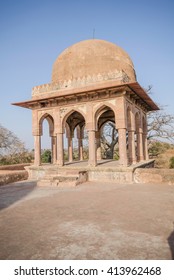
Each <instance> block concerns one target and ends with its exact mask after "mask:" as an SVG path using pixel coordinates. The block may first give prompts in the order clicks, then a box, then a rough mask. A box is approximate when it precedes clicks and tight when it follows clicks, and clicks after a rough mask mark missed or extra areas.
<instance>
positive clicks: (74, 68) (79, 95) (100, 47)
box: [15, 39, 158, 167]
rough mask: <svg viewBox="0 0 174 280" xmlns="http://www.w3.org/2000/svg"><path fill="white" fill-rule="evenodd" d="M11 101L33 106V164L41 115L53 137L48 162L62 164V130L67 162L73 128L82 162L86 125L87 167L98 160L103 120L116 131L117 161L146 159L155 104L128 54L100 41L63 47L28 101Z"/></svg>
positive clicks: (38, 160)
mask: <svg viewBox="0 0 174 280" xmlns="http://www.w3.org/2000/svg"><path fill="white" fill-rule="evenodd" d="M15 105H18V106H22V107H25V108H29V109H31V110H32V127H33V136H34V143H35V149H34V150H35V161H34V165H35V166H39V165H40V164H41V135H42V124H43V121H44V119H46V120H47V121H48V123H49V131H50V137H51V139H52V164H54V165H58V166H63V165H64V156H63V155H64V153H63V151H64V140H63V139H64V137H63V135H64V133H65V135H66V137H67V143H68V144H67V149H68V157H69V162H72V161H73V154H72V153H73V147H72V139H73V137H74V131H75V129H76V131H77V138H78V151H79V160H80V161H82V160H83V137H84V129H86V131H87V133H88V141H89V159H88V166H90V167H95V166H97V164H98V162H99V160H101V151H100V150H101V149H100V136H101V132H102V128H103V126H104V124H105V123H106V122H107V121H111V122H113V123H114V124H115V127H116V129H117V131H118V143H119V144H118V145H119V165H120V166H128V165H132V164H136V163H137V162H142V161H143V162H144V161H146V160H148V151H147V119H146V115H147V112H149V111H153V110H158V107H157V105H156V104H155V103H154V102H153V101H152V99H151V98H150V97H149V95H148V94H147V93H146V92H145V91H144V89H143V88H142V87H141V86H140V85H139V84H138V82H137V79H136V73H135V69H134V65H133V62H132V60H131V59H130V57H129V55H128V54H127V53H126V52H125V51H124V50H123V49H122V48H120V47H118V46H117V45H115V44H113V43H110V42H107V41H104V40H97V39H92V40H85V41H81V42H79V43H76V44H74V45H72V46H70V47H69V48H67V49H65V50H64V51H63V52H62V53H61V54H60V55H59V56H58V58H57V59H56V61H55V62H54V64H53V70H52V80H51V82H50V83H48V84H43V85H40V86H35V87H34V88H33V90H32V99H31V100H29V101H25V102H20V103H15Z"/></svg>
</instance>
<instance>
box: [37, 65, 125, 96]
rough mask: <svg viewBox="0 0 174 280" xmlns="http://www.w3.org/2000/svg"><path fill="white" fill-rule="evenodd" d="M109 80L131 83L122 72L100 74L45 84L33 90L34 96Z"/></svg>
mask: <svg viewBox="0 0 174 280" xmlns="http://www.w3.org/2000/svg"><path fill="white" fill-rule="evenodd" d="M109 80H116V81H120V82H121V83H127V82H129V81H130V78H129V77H128V75H127V74H126V73H125V72H124V71H123V70H122V71H115V72H108V73H102V74H101V73H99V74H98V75H92V76H90V75H88V76H85V77H82V78H77V79H73V80H68V81H62V82H59V83H49V84H43V85H40V86H35V87H33V89H32V96H37V95H39V94H40V93H47V92H50V91H57V90H62V89H70V88H79V87H83V86H87V85H89V84H94V83H98V82H104V81H109Z"/></svg>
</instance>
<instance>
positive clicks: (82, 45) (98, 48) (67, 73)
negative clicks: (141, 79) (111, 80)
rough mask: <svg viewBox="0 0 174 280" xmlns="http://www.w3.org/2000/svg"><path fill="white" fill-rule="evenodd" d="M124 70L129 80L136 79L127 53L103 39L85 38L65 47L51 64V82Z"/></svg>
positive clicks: (133, 80)
mask: <svg viewBox="0 0 174 280" xmlns="http://www.w3.org/2000/svg"><path fill="white" fill-rule="evenodd" d="M118 71H124V72H125V73H126V75H127V76H128V78H129V82H135V81H136V74H135V70H134V65H133V63H132V61H131V59H130V57H129V55H128V54H127V53H126V52H125V51H124V50H123V49H122V48H120V47H118V46H117V45H115V44H113V43H110V42H107V41H104V40H97V39H92V40H85V41H81V42H79V43H76V44H74V45H72V46H70V47H69V48H67V49H65V50H64V51H63V52H62V53H61V54H60V55H59V56H58V58H57V59H56V61H55V62H54V64H53V71H52V82H53V83H54V82H55V83H57V82H62V81H68V80H74V79H78V78H83V77H87V76H95V75H99V74H107V73H112V72H113V73H115V72H118Z"/></svg>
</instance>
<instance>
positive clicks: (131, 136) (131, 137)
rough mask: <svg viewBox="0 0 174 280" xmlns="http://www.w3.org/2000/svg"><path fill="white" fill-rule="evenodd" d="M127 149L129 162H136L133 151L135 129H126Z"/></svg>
mask: <svg viewBox="0 0 174 280" xmlns="http://www.w3.org/2000/svg"><path fill="white" fill-rule="evenodd" d="M128 150H129V163H131V164H134V163H136V151H135V131H134V130H129V131H128Z"/></svg>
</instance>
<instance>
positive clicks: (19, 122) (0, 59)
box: [0, 0, 174, 148]
mask: <svg viewBox="0 0 174 280" xmlns="http://www.w3.org/2000/svg"><path fill="white" fill-rule="evenodd" d="M173 14H174V1H173V0H170V1H169V0H164V1H160V0H146V1H145V0H141V1H138V0H132V1H129V0H124V1H120V0H119V1H117V0H105V1H104V0H100V1H99V0H88V1H86V0H85V1H83V0H81V1H80V0H73V1H70V0H64V1H59V0H57V1H56V0H47V1H46V0H42V1H41V0H29V1H28V0H18V1H12V0H6V1H1V4H0V85H1V87H0V89H1V90H0V123H1V124H2V125H3V126H5V127H6V128H8V129H10V130H12V131H13V132H14V133H15V134H16V135H17V136H18V137H19V138H20V139H21V140H22V141H24V142H25V143H26V146H27V147H28V148H32V147H33V138H32V128H31V111H30V110H27V109H23V108H20V107H16V106H12V105H11V103H12V102H19V101H24V100H29V99H30V98H31V90H32V87H33V86H35V85H40V84H44V83H49V82H50V81H51V72H52V65H53V63H54V61H55V59H56V58H57V56H58V55H59V54H60V53H61V52H62V51H63V50H64V49H65V48H67V47H69V46H70V45H72V44H74V43H76V42H78V41H81V40H86V39H91V38H92V36H93V29H94V28H95V38H97V39H104V40H107V41H110V42H113V43H115V44H117V45H119V46H120V47H122V48H123V49H124V50H125V51H127V52H128V54H129V55H130V57H131V59H132V60H133V63H134V66H135V69H136V73H137V80H138V82H139V83H140V84H141V85H142V86H143V87H147V86H148V85H153V95H152V98H153V99H154V100H155V102H157V103H160V104H162V105H168V106H167V107H166V110H167V111H168V112H169V113H173V114H174V90H173V80H174V77H173V73H174V70H173V69H174V16H173Z"/></svg>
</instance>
